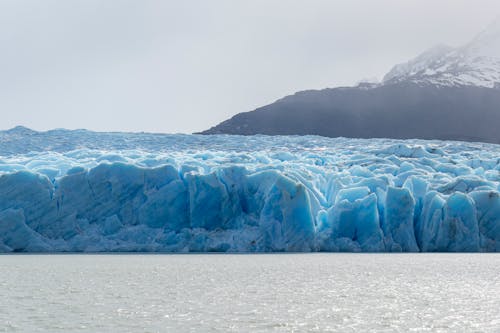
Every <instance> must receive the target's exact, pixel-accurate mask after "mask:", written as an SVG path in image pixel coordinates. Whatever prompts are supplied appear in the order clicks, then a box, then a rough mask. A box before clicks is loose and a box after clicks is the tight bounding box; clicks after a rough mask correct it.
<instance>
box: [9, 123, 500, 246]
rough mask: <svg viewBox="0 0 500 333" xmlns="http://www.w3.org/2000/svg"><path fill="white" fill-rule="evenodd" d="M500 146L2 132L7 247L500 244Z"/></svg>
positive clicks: (237, 137) (56, 132) (141, 134)
mask: <svg viewBox="0 0 500 333" xmlns="http://www.w3.org/2000/svg"><path fill="white" fill-rule="evenodd" d="M499 190H500V146H499V145H493V144H483V143H463V142H450V141H422V140H388V139H373V140H361V139H345V138H337V139H330V138H322V137H316V136H282V137H271V136H250V137H244V136H226V135H219V136H199V135H161V134H147V133H136V134H134V133H95V132H89V131H85V130H78V131H67V130H53V131H48V132H36V131H31V130H29V129H26V128H15V129H12V130H9V131H3V132H0V252H12V251H15V252H52V251H54V252H60V251H77V252H79V251H84V252H99V251H147V252H150V251H151V252H153V251H155V252H208V251H217V252H266V251H295V252H302V251H367V252H380V251H397V252H400V251H403V252H417V251H445V252H447V251H453V252H456V251H470V252H476V251H488V252H490V251H499V250H500V245H499V244H500V242H499V241H500V195H499Z"/></svg>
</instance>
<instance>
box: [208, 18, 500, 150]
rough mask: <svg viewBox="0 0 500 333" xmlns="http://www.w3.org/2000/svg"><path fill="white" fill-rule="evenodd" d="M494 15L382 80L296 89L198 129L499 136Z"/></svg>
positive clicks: (499, 41)
mask: <svg viewBox="0 0 500 333" xmlns="http://www.w3.org/2000/svg"><path fill="white" fill-rule="evenodd" d="M499 88H500V20H497V21H495V22H494V23H492V24H491V25H490V26H489V27H488V28H487V29H486V30H484V31H482V32H481V33H479V34H478V35H477V36H476V37H475V38H474V39H473V40H472V41H470V42H469V43H467V44H465V45H463V46H460V47H457V48H453V47H450V46H446V45H438V46H434V47H432V48H430V49H429V50H427V51H425V52H424V53H422V54H421V55H419V56H417V57H416V58H414V59H412V60H410V61H408V62H407V63H403V64H398V65H396V66H394V67H393V68H392V69H391V70H390V71H389V72H388V73H387V74H386V75H385V76H384V78H383V80H382V82H380V83H368V82H365V83H360V84H359V85H358V86H355V87H339V88H329V89H324V90H310V91H302V92H298V93H296V94H294V95H291V96H287V97H285V98H282V99H280V100H278V101H276V102H275V103H272V104H270V105H266V106H264V107H261V108H258V109H256V110H254V111H251V112H245V113H240V114H237V115H235V116H234V117H232V118H231V119H229V120H226V121H224V122H222V123H220V124H219V125H217V126H215V127H212V128H211V129H209V130H207V131H204V132H202V133H203V134H223V133H225V134H242V135H252V134H268V135H284V134H288V135H290V134H300V135H303V134H316V135H322V136H328V137H339V136H343V137H359V138H375V137H377V138H378V137H386V138H398V139H407V138H420V139H443V140H464V141H484V142H493V143H500V131H499V130H498V126H499V125H500V89H499Z"/></svg>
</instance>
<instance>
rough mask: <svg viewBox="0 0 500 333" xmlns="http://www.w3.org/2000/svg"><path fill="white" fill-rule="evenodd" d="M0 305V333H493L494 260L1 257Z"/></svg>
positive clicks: (497, 290)
mask: <svg viewBox="0 0 500 333" xmlns="http://www.w3.org/2000/svg"><path fill="white" fill-rule="evenodd" d="M0 296H1V302H0V332H201V331H203V332H227V331H229V332H231V331H232V332H241V331H255V332H292V331H295V332H304V331H310V332H360V331H367V330H370V331H373V332H407V331H412V332H428V331H432V332H461V331H464V332H465V331H467V332H499V331H500V311H499V309H500V255H498V254H400V255H398V254H266V255H206V254H205V255H12V256H0Z"/></svg>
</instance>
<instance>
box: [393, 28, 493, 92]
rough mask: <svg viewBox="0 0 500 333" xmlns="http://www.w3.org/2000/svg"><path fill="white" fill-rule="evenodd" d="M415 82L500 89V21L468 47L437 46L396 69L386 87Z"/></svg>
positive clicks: (466, 45) (483, 32) (397, 66)
mask: <svg viewBox="0 0 500 333" xmlns="http://www.w3.org/2000/svg"><path fill="white" fill-rule="evenodd" d="M398 82H413V83H417V84H431V85H437V86H479V87H488V88H494V87H498V86H499V85H500V19H499V20H496V21H495V22H493V23H492V24H490V25H489V26H488V27H487V28H486V29H485V30H484V31H482V32H481V33H479V34H478V35H477V36H476V37H475V38H474V39H473V40H472V41H470V42H469V43H467V44H465V45H463V46H461V47H457V48H453V47H450V46H446V45H438V46H435V47H433V48H431V49H429V50H427V51H425V52H424V53H422V54H421V55H419V56H418V57H416V58H414V59H412V60H410V61H408V62H407V63H403V64H399V65H396V66H394V67H393V68H392V69H391V70H390V71H389V73H387V74H386V75H385V76H384V79H383V83H384V84H392V83H398Z"/></svg>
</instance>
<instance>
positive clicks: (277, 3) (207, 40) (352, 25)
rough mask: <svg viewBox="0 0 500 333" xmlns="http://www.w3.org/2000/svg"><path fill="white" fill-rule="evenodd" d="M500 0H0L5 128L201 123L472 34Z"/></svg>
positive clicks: (363, 74) (165, 127)
mask: <svg viewBox="0 0 500 333" xmlns="http://www.w3.org/2000/svg"><path fill="white" fill-rule="evenodd" d="M499 14H500V1H498V0H491V1H489V0H484V1H478V0H470V1H460V0H443V1H439V0H432V1H431V0H429V1H422V0H413V1H408V0H407V1H401V0H363V1H353V0H345V1H334V0H302V1H292V0H248V1H238V0H227V1H218V0H211V1H206V0H199V1H191V0H178V1H168V0H161V1H160V0H158V1H155V0H135V1H128V0H107V1H93V0H81V1H80V0H58V1H49V0H31V1H28V0H0V43H1V44H0V45H1V52H0V115H1V126H0V127H1V128H2V129H6V128H10V127H13V126H15V125H24V126H28V127H30V128H34V129H37V130H47V129H52V128H61V127H64V128H70V129H75V128H87V129H92V130H98V131H111V130H113V131H115V130H119V131H147V132H167V133H190V132H194V131H199V130H203V129H206V128H209V127H211V126H213V125H216V124H217V123H219V122H220V121H222V120H225V119H227V118H228V117H230V116H232V115H234V114H236V113H239V112H243V111H250V110H253V109H255V108H257V107H259V106H262V105H265V104H269V103H271V102H273V101H275V100H276V99H279V98H281V97H283V96H285V95H288V94H291V93H293V92H295V91H298V90H305V89H321V88H325V87H335V86H345V85H353V84H355V83H357V82H358V81H359V80H361V79H365V78H372V77H377V78H379V79H380V78H382V76H383V75H384V74H385V73H386V72H387V71H388V70H389V69H390V68H391V67H392V65H394V64H395V63H399V62H403V61H406V60H408V59H410V58H412V57H414V56H416V55H417V54H418V53H420V52H422V51H424V50H425V49H427V48H428V47H430V46H433V45H435V44H437V43H440V42H444V43H447V44H450V45H452V46H456V45H460V44H463V43H465V42H467V41H468V40H470V39H471V38H472V37H473V36H474V35H475V34H476V33H477V32H479V31H480V30H482V29H483V28H484V27H485V26H486V25H487V24H488V23H489V22H491V21H492V20H494V19H495V18H496V17H498V15H499Z"/></svg>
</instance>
